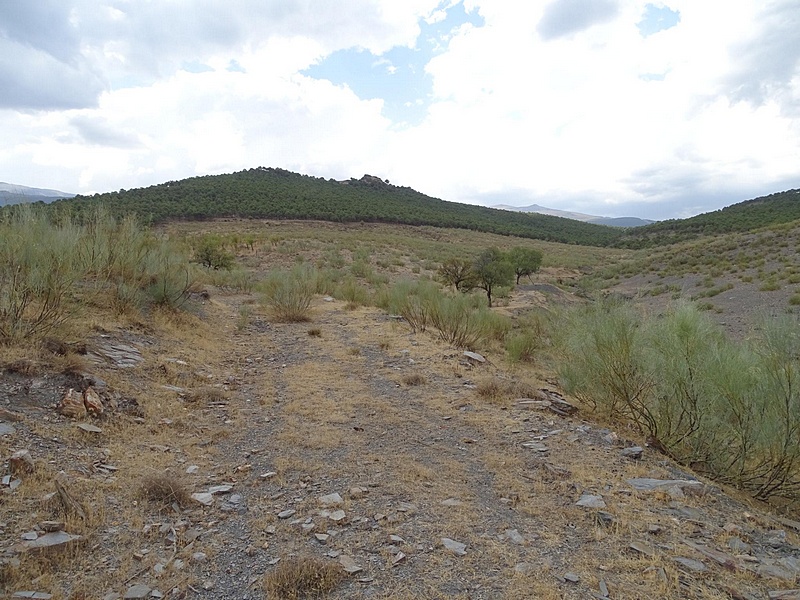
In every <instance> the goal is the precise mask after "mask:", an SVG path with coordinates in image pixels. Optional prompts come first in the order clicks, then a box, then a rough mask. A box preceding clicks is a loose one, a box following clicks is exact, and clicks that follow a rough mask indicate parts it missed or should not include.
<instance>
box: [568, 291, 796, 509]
mask: <svg viewBox="0 0 800 600" xmlns="http://www.w3.org/2000/svg"><path fill="white" fill-rule="evenodd" d="M561 325H562V330H563V338H562V339H561V340H560V344H559V349H560V351H561V353H562V355H561V357H562V363H561V365H560V367H559V374H560V376H561V379H562V382H563V384H564V386H565V389H566V390H567V391H568V392H570V393H572V394H573V395H575V396H576V397H577V398H579V399H581V400H583V401H584V402H585V403H587V404H588V405H589V406H592V407H594V408H596V409H597V410H599V411H602V412H604V413H605V414H606V415H608V416H610V417H612V418H616V419H624V420H627V421H629V422H631V423H633V424H635V425H636V426H638V427H639V429H640V430H641V431H642V433H643V434H645V435H648V436H651V437H652V438H654V439H656V440H658V441H659V442H660V443H661V444H662V445H663V446H664V447H665V448H667V449H668V451H669V452H670V453H671V454H672V455H673V456H674V457H675V458H676V459H677V460H678V461H679V462H681V463H683V464H691V465H692V466H693V467H694V468H695V469H697V470H700V471H703V472H705V473H706V474H708V475H709V476H710V477H713V478H715V479H717V480H719V481H722V482H724V483H728V484H731V485H734V486H737V487H739V488H741V489H745V490H747V491H749V492H751V493H752V494H753V495H755V496H756V497H758V498H761V499H766V498H769V497H771V496H782V497H787V498H791V499H795V500H796V499H800V445H799V444H798V443H797V440H798V437H800V364H799V363H798V361H797V357H798V356H800V322H798V320H797V319H795V318H792V317H782V318H772V319H770V320H768V321H765V322H764V323H763V324H762V325H761V327H760V328H759V332H760V333H759V336H758V337H753V338H751V339H748V340H747V341H746V342H732V341H731V340H729V339H728V338H726V337H725V336H724V335H723V333H722V332H721V330H720V329H719V327H718V326H717V325H715V324H713V323H712V322H711V321H710V320H709V319H708V318H707V317H706V316H705V315H703V314H702V313H701V312H699V311H698V309H697V308H696V307H693V306H690V305H681V306H678V307H677V308H676V309H674V310H672V311H671V312H669V313H668V314H666V315H664V316H663V317H660V318H657V319H649V320H644V319H642V318H641V317H640V316H639V315H638V314H637V313H635V312H634V311H633V310H632V309H631V308H630V307H628V306H624V305H621V304H616V305H607V304H606V305H597V306H593V307H590V308H587V309H580V310H577V311H574V312H573V313H571V314H569V315H568V316H567V317H566V318H565V319H564V320H563V321H562V323H561Z"/></svg>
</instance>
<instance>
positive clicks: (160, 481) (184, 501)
mask: <svg viewBox="0 0 800 600" xmlns="http://www.w3.org/2000/svg"><path fill="white" fill-rule="evenodd" d="M139 489H140V493H141V495H142V497H143V498H144V499H146V500H148V501H150V502H152V503H154V504H157V505H159V506H160V507H162V508H164V507H169V506H172V504H177V505H178V506H180V507H186V506H188V505H189V503H190V502H191V500H192V499H191V496H190V494H189V492H188V490H187V489H186V488H185V487H184V485H183V483H181V482H180V481H179V480H178V479H177V478H176V477H175V476H174V475H169V474H163V475H148V476H146V477H145V478H144V479H143V480H142V483H141V484H140V487H139Z"/></svg>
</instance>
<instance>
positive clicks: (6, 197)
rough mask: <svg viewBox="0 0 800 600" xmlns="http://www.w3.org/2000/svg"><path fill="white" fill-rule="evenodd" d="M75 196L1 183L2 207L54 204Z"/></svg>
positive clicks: (0, 202)
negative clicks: (42, 203) (28, 203)
mask: <svg viewBox="0 0 800 600" xmlns="http://www.w3.org/2000/svg"><path fill="white" fill-rule="evenodd" d="M74 197H75V194H71V193H68V192H61V191H59V190H51V189H47V188H35V187H28V186H26V185H19V184H16V183H6V182H5V181H0V206H5V205H7V204H21V203H24V202H52V201H53V200H57V199H60V198H74Z"/></svg>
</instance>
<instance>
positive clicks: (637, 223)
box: [492, 204, 656, 227]
mask: <svg viewBox="0 0 800 600" xmlns="http://www.w3.org/2000/svg"><path fill="white" fill-rule="evenodd" d="M492 208H498V209H500V210H511V211H516V212H526V213H531V212H533V213H538V214H540V215H550V216H552V217H563V218H565V219H573V220H575V221H581V222H583V223H592V224H594V225H608V226H610V227H642V226H644V225H651V224H653V223H656V221H653V220H650V219H641V218H639V217H601V216H597V215H589V214H585V213H580V212H575V211H571V210H559V209H556V208H547V207H546V206H540V205H538V204H531V205H529V206H511V205H508V204H495V205H493V206H492Z"/></svg>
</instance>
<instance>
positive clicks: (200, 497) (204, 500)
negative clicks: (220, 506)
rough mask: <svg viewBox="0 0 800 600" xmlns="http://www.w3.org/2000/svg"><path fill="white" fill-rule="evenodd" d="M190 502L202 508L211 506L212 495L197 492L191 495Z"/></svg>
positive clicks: (212, 501)
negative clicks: (197, 503)
mask: <svg viewBox="0 0 800 600" xmlns="http://www.w3.org/2000/svg"><path fill="white" fill-rule="evenodd" d="M192 500H194V501H195V502H199V503H200V504H202V505H203V506H211V505H212V504H213V503H214V495H213V494H210V493H208V492H197V493H194V494H192Z"/></svg>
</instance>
